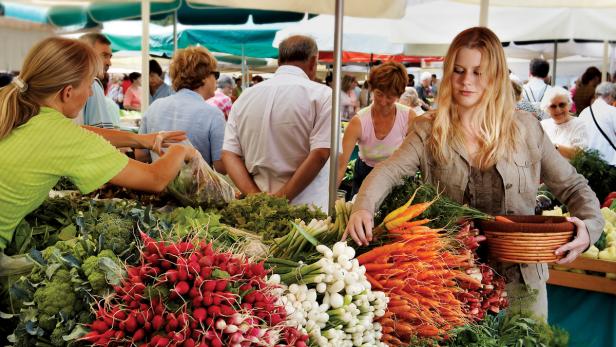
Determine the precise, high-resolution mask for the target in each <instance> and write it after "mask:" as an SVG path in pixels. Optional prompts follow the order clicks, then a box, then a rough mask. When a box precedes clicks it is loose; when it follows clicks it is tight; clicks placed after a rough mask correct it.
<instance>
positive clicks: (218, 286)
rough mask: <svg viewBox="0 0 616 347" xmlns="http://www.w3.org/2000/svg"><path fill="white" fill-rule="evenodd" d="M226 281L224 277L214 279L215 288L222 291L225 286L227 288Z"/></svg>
mask: <svg viewBox="0 0 616 347" xmlns="http://www.w3.org/2000/svg"><path fill="white" fill-rule="evenodd" d="M227 283H228V281H227V280H224V279H223V280H218V281H216V290H217V291H219V292H222V291H223V290H225V288H227Z"/></svg>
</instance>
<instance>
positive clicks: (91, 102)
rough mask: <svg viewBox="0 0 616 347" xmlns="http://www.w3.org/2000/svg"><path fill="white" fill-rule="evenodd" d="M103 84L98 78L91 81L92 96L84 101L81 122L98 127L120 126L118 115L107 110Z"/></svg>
mask: <svg viewBox="0 0 616 347" xmlns="http://www.w3.org/2000/svg"><path fill="white" fill-rule="evenodd" d="M105 98H106V97H105V92H104V91H103V86H102V84H101V82H100V81H99V80H98V79H95V80H94V82H93V83H92V96H90V97H89V98H88V101H86V106H85V107H84V108H83V124H85V125H92V126H95V127H99V128H111V129H113V128H116V127H119V126H120V115H119V112H118V114H114V113H112V112H109V106H108V105H107V101H106V100H105Z"/></svg>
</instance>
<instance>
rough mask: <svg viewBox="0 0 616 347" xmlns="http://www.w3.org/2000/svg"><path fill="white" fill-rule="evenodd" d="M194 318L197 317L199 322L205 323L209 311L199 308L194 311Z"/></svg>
mask: <svg viewBox="0 0 616 347" xmlns="http://www.w3.org/2000/svg"><path fill="white" fill-rule="evenodd" d="M193 317H195V319H196V320H197V321H198V322H203V321H204V320H205V318H207V310H206V309H204V308H197V309H195V310H194V311H193Z"/></svg>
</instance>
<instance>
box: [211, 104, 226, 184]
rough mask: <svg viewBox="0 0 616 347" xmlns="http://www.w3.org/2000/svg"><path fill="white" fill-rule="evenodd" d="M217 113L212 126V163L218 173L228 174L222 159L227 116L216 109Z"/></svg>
mask: <svg viewBox="0 0 616 347" xmlns="http://www.w3.org/2000/svg"><path fill="white" fill-rule="evenodd" d="M216 111H217V114H215V115H214V118H213V120H212V125H211V127H210V134H209V136H210V158H212V165H213V166H214V169H216V171H217V172H218V173H221V174H223V175H224V174H226V173H227V170H225V164H224V163H223V162H222V160H221V152H222V146H223V143H224V140H225V118H224V117H225V116H224V114H223V113H222V112H221V111H220V110H218V109H216Z"/></svg>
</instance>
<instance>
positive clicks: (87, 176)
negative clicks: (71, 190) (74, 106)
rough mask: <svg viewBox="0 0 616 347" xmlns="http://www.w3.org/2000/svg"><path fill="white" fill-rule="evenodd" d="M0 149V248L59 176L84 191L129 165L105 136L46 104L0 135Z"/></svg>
mask: <svg viewBox="0 0 616 347" xmlns="http://www.w3.org/2000/svg"><path fill="white" fill-rule="evenodd" d="M0 152H1V153H2V155H1V156H0V167H1V168H2V170H0V249H3V248H5V247H6V246H7V244H8V243H9V242H10V241H11V239H12V238H13V232H14V230H15V227H16V226H17V224H19V222H20V221H21V219H22V218H23V217H25V216H26V215H27V214H28V213H30V212H32V211H33V210H34V209H36V208H37V207H38V206H39V205H40V204H41V203H42V202H43V201H44V200H45V199H46V198H47V196H48V194H49V191H50V190H51V189H52V188H53V186H54V185H55V184H56V183H57V182H58V180H59V179H60V177H62V176H65V177H68V178H69V179H70V180H71V181H73V183H75V185H77V187H78V188H79V190H80V191H81V192H82V193H89V192H91V191H93V190H95V189H96V188H98V187H100V186H101V185H103V184H104V183H106V182H108V181H109V180H110V179H112V178H113V177H114V176H116V175H117V174H118V173H119V172H120V171H121V170H122V169H123V168H124V167H125V166H126V165H127V164H128V157H126V156H125V155H123V154H122V153H120V152H119V151H118V150H117V149H116V148H115V147H113V146H112V145H111V144H110V143H109V142H107V141H106V140H105V139H103V138H102V137H100V136H98V135H96V134H94V133H92V132H89V131H87V130H85V129H82V128H81V127H79V126H77V125H75V124H74V123H73V122H72V121H71V120H70V119H69V118H66V117H65V116H64V115H62V114H61V113H60V112H58V111H56V110H54V109H51V108H47V107H42V108H41V110H40V112H39V114H38V115H36V116H34V117H33V118H32V119H30V120H29V121H28V122H27V123H26V124H23V125H21V126H19V127H17V128H15V129H13V130H12V131H11V133H10V134H9V135H8V136H7V137H5V138H3V139H0Z"/></svg>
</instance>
